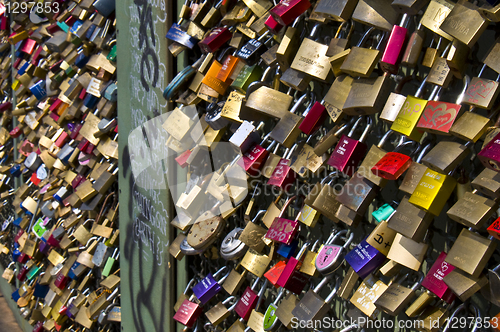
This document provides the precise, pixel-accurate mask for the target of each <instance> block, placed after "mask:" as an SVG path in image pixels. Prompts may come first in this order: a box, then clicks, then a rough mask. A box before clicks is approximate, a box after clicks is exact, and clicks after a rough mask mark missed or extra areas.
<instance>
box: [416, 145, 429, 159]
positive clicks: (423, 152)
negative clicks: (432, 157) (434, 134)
mask: <svg viewBox="0 0 500 332" xmlns="http://www.w3.org/2000/svg"><path fill="white" fill-rule="evenodd" d="M431 149H432V143H429V144H427V145H426V146H424V148H423V149H422V151H420V154H419V155H418V157H417V159H416V160H415V162H417V163H419V164H421V162H422V159H423V158H424V156H425V154H426V153H427V152H429V150H431Z"/></svg>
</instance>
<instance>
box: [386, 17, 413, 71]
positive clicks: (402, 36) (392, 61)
mask: <svg viewBox="0 0 500 332" xmlns="http://www.w3.org/2000/svg"><path fill="white" fill-rule="evenodd" d="M408 23H409V16H408V14H406V13H405V14H403V17H402V18H401V22H400V23H399V26H398V25H394V27H393V28H392V31H391V34H390V36H389V39H388V40H387V45H386V47H385V50H384V53H383V55H382V58H381V59H380V68H381V69H382V70H383V71H385V72H388V73H391V74H397V72H398V69H399V61H400V60H401V57H402V55H403V48H404V47H405V43H406V38H407V35H408Z"/></svg>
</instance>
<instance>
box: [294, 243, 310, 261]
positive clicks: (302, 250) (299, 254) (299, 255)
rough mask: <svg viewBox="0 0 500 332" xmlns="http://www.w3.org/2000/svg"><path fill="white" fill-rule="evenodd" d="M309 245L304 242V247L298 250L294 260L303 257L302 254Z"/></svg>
mask: <svg viewBox="0 0 500 332" xmlns="http://www.w3.org/2000/svg"><path fill="white" fill-rule="evenodd" d="M310 244H311V243H310V242H306V243H304V245H303V246H302V248H300V251H299V252H298V253H297V256H295V258H296V259H297V260H298V261H299V260H300V259H301V258H302V256H304V253H305V252H306V250H307V248H308V247H309V245H310Z"/></svg>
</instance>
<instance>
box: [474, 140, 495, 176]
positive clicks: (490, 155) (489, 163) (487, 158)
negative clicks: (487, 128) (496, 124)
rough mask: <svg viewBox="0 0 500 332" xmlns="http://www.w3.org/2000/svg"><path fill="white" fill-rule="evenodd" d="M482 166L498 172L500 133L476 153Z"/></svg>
mask: <svg viewBox="0 0 500 332" xmlns="http://www.w3.org/2000/svg"><path fill="white" fill-rule="evenodd" d="M477 157H478V159H479V160H480V161H481V163H483V165H484V167H487V168H490V169H492V170H494V171H497V172H500V133H498V134H497V135H496V136H495V137H493V139H492V140H491V141H489V142H488V144H486V146H485V147H484V148H483V149H482V150H481V151H479V153H478V154H477Z"/></svg>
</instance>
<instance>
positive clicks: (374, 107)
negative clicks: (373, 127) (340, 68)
mask: <svg viewBox="0 0 500 332" xmlns="http://www.w3.org/2000/svg"><path fill="white" fill-rule="evenodd" d="M391 86H392V81H391V79H390V76H389V75H388V74H387V73H384V74H383V75H381V76H377V77H370V78H360V79H357V80H354V81H353V82H352V85H351V89H350V90H349V94H348V95H347V98H346V100H345V103H344V106H343V108H342V111H343V112H344V113H345V114H347V115H363V114H375V113H379V112H381V111H382V108H383V107H384V104H385V103H386V101H387V99H388V98H389V93H390V91H391V89H392V88H391Z"/></svg>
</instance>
